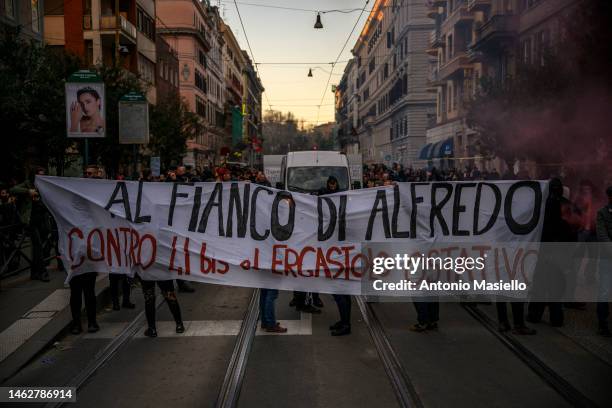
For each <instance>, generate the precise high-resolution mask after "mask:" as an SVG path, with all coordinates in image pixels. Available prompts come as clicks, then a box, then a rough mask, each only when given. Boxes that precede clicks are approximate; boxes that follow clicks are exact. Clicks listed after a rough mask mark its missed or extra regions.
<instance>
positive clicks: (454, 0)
mask: <svg viewBox="0 0 612 408" xmlns="http://www.w3.org/2000/svg"><path fill="white" fill-rule="evenodd" d="M578 3H579V2H577V1H574V0H445V1H436V0H429V1H428V2H427V5H428V15H429V16H430V17H431V18H432V19H434V21H435V28H434V30H433V31H432V32H431V38H430V47H429V49H428V53H430V55H433V56H434V57H435V60H436V61H435V64H433V66H432V69H431V73H430V85H431V88H432V90H433V91H434V92H435V94H436V101H437V103H436V123H435V125H433V126H431V128H430V129H429V130H428V131H427V141H426V142H427V143H426V144H425V145H424V146H423V148H422V149H421V154H420V157H421V159H422V160H423V161H424V162H426V163H428V164H429V165H437V166H440V167H457V168H461V169H462V168H464V167H473V166H476V167H479V168H480V169H483V168H484V169H487V170H491V169H493V168H495V169H497V170H498V171H500V172H504V171H505V170H507V169H505V168H504V167H505V164H504V163H502V162H501V161H500V160H498V159H494V158H487V157H483V156H482V155H481V154H480V152H479V149H478V134H476V132H474V131H473V130H472V129H470V128H469V127H468V125H467V123H466V113H467V111H466V110H467V106H468V103H469V101H470V99H471V98H472V97H473V96H474V95H475V94H476V92H477V91H478V88H479V86H480V83H481V80H482V78H488V79H490V80H494V81H504V80H506V79H507V78H509V77H512V76H513V75H514V74H515V73H516V70H517V67H518V66H519V65H520V64H543V63H544V54H545V51H546V50H551V49H554V47H555V46H556V45H557V44H558V40H559V38H560V31H561V24H560V22H561V19H562V18H563V16H564V15H565V13H567V12H568V11H569V10H570V8H571V7H572V6H576V5H577V4H578Z"/></svg>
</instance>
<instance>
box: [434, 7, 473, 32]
mask: <svg viewBox="0 0 612 408" xmlns="http://www.w3.org/2000/svg"><path fill="white" fill-rule="evenodd" d="M473 20H474V14H473V13H472V12H470V11H468V9H467V4H466V3H460V4H458V5H457V6H456V7H455V10H453V11H452V12H451V13H450V14H449V15H448V18H447V19H446V20H444V21H443V22H442V31H443V32H447V31H448V30H450V28H451V27H454V26H455V25H457V24H466V23H471V22H472V21H473Z"/></svg>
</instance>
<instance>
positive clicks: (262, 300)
mask: <svg viewBox="0 0 612 408" xmlns="http://www.w3.org/2000/svg"><path fill="white" fill-rule="evenodd" d="M277 297H278V290H277V289H262V290H261V292H260V293H259V312H260V313H261V325H262V327H274V326H276V315H275V310H274V307H275V306H274V301H275V300H276V298H277Z"/></svg>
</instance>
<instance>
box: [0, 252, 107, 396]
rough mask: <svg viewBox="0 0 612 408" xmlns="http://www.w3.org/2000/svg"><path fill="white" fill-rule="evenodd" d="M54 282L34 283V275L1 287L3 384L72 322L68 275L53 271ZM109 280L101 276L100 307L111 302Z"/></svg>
mask: <svg viewBox="0 0 612 408" xmlns="http://www.w3.org/2000/svg"><path fill="white" fill-rule="evenodd" d="M49 277H50V279H51V281H50V282H41V281H32V280H30V272H29V270H28V271H25V272H22V273H20V274H19V275H17V276H14V277H11V278H8V279H4V280H2V282H1V286H0V384H1V383H3V382H5V381H6V380H7V379H8V378H9V377H11V376H12V375H14V374H15V373H16V372H17V371H18V370H19V369H20V368H21V367H23V366H24V365H25V364H27V363H28V361H30V360H31V359H32V358H33V357H34V356H36V355H37V354H38V353H39V352H40V351H41V350H42V349H43V348H45V347H46V346H47V345H48V344H50V343H51V342H52V341H53V340H54V339H55V338H57V337H58V335H59V334H61V333H62V331H64V330H66V329H67V328H68V326H69V325H70V322H71V321H72V318H71V314H70V305H69V301H70V289H69V288H68V287H65V286H64V280H65V279H66V273H65V272H59V271H57V270H56V269H55V265H54V263H53V265H52V266H51V267H50V268H49ZM108 288H109V287H108V278H106V275H102V274H101V275H99V276H98V282H97V284H96V296H97V299H98V305H99V306H100V304H102V303H105V302H107V301H108V299H109V297H110V293H109V290H108Z"/></svg>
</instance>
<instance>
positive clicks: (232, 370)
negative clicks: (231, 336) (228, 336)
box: [215, 289, 260, 408]
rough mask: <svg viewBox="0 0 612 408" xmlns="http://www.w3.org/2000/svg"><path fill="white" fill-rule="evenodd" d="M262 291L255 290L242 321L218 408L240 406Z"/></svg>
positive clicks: (218, 400)
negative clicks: (241, 390) (241, 391)
mask: <svg viewBox="0 0 612 408" xmlns="http://www.w3.org/2000/svg"><path fill="white" fill-rule="evenodd" d="M259 296H260V289H255V290H254V291H253V294H252V296H251V299H250V301H249V305H248V307H247V310H246V312H245V314H244V318H243V319H242V325H241V326H240V331H239V332H238V336H237V338H236V343H235V344H234V350H233V351H232V356H231V358H230V362H229V364H228V366H227V370H226V372H225V377H224V378H223V383H222V384H221V388H220V390H219V395H218V397H217V401H216V403H215V407H217V408H233V407H236V406H237V405H238V398H239V397H240V389H241V388H242V380H243V379H244V373H245V369H246V365H247V361H248V357H249V353H250V351H251V347H252V346H253V339H254V338H255V332H256V331H257V319H258V317H259Z"/></svg>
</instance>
